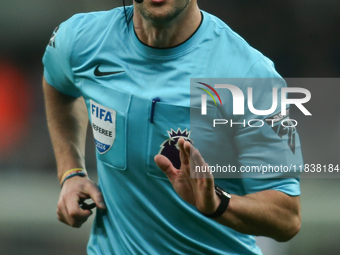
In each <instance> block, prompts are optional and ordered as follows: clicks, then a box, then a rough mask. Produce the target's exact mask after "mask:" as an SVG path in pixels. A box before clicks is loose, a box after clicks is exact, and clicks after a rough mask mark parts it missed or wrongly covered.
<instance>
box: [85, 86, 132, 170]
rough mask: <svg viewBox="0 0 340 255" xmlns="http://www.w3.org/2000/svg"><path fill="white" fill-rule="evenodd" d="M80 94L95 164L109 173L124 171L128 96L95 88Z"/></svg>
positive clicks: (109, 89) (112, 90)
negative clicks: (88, 121)
mask: <svg viewBox="0 0 340 255" xmlns="http://www.w3.org/2000/svg"><path fill="white" fill-rule="evenodd" d="M93 89H95V90H96V92H95V93H93V91H92V90H93ZM83 91H84V98H85V100H86V104H87V107H88V112H89V119H90V122H91V126H92V131H93V136H94V140H95V144H96V152H97V158H98V160H100V161H102V162H103V163H104V164H106V165H109V166H111V167H112V168H113V169H117V170H126V165H127V152H126V149H127V146H126V143H127V116H128V111H129V107H130V102H131V95H129V94H126V93H124V92H121V91H118V90H114V89H111V88H107V87H104V86H101V85H98V84H97V85H96V86H95V88H94V86H91V85H87V86H86V85H84V86H83ZM87 92H88V93H87ZM91 92H92V93H91ZM86 95H91V98H88V97H87V96H86Z"/></svg>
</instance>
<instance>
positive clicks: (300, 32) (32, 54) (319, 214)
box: [0, 0, 340, 255]
mask: <svg viewBox="0 0 340 255" xmlns="http://www.w3.org/2000/svg"><path fill="white" fill-rule="evenodd" d="M127 3H128V4H131V1H130V2H129V1H127ZM198 3H199V6H200V8H201V9H203V10H205V11H208V12H210V13H212V14H214V15H216V16H218V17H220V18H221V19H222V20H224V21H225V22H226V23H227V24H228V25H229V26H230V27H231V28H232V29H233V30H234V31H236V32H237V33H239V34H240V35H241V36H242V37H243V38H244V39H245V40H246V41H247V42H248V43H249V44H250V45H252V46H253V47H254V48H256V49H258V50H259V51H261V52H262V53H263V54H264V55H266V56H268V57H269V58H270V59H272V60H273V61H274V63H275V65H276V69H277V70H278V72H279V73H280V74H281V75H282V76H284V77H285V78H290V77H296V78H331V77H332V78H336V77H338V76H339V73H340V37H339V30H340V15H339V12H340V2H339V1H335V0H334V1H332V0H324V1H317V0H308V1H307V0H296V1H292V0H286V1H269V0H258V1H254V0H231V1H218V0H199V1H198ZM120 5H121V1H114V0H112V1H109V0H101V1H93V0H73V1H66V0H58V1H57V0H49V1H43V0H31V1H24V0H13V1H5V0H0V254H65V255H67V254H85V246H86V242H87V239H88V234H89V229H90V225H91V224H90V223H86V224H85V225H84V226H83V227H82V228H81V229H80V230H75V229H71V228H69V227H66V226H64V225H62V224H59V223H58V222H57V219H56V214H55V209H56V204H57V199H58V195H59V184H58V180H57V177H56V168H55V161H54V157H53V152H52V147H51V143H50V140H49V135H48V132H47V126H46V121H45V113H44V107H43V95H42V90H41V77H42V70H43V67H42V64H41V58H42V56H43V53H44V50H45V47H46V45H47V43H48V40H49V38H50V35H51V34H52V31H53V30H54V28H55V27H56V26H57V25H58V24H59V23H61V22H62V21H64V20H66V19H68V18H69V17H70V16H72V15H73V14H75V13H79V12H88V11H97V10H108V9H111V8H114V7H116V6H120ZM335 84H336V82H335ZM306 88H307V89H308V87H306ZM311 89H312V100H311V102H310V103H309V105H310V106H309V107H310V108H308V109H310V111H311V112H312V113H313V114H314V113H315V116H313V117H310V118H309V119H308V118H301V123H300V122H299V123H300V124H299V126H298V131H299V133H300V136H301V141H302V147H303V153H304V159H305V162H306V163H322V164H325V163H340V162H339V161H337V160H338V157H337V156H338V153H339V143H340V135H339V132H338V131H339V127H340V120H339V112H338V109H339V106H340V105H339V102H338V99H337V98H338V95H339V92H340V87H339V86H336V85H334V86H323V84H322V81H321V82H320V86H316V85H315V84H314V86H313V87H312V88H311ZM88 145H89V146H87V168H88V170H89V172H90V175H91V177H92V178H93V179H96V177H95V176H96V173H95V157H94V149H93V146H92V145H93V142H92V139H88ZM338 176H340V174H339V175H338ZM339 187H340V185H339V179H337V178H333V179H330V178H329V179H302V181H301V190H302V195H301V200H302V229H301V231H300V233H299V234H298V236H296V237H295V238H294V239H293V240H292V241H290V242H288V243H285V244H280V243H276V242H275V241H271V240H269V239H266V238H260V244H261V246H262V247H263V251H264V253H265V254H309V255H310V254H312V255H313V254H337V253H338V250H339V249H340V244H339V242H338V240H339V236H338V235H339V234H338V233H339V231H340V221H339V220H340V219H339V218H340V217H339V211H340V203H339V198H338V195H339V194H340V192H339V191H340V188H339Z"/></svg>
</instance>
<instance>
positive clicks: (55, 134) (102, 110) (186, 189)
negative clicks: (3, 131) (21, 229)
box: [43, 0, 302, 255]
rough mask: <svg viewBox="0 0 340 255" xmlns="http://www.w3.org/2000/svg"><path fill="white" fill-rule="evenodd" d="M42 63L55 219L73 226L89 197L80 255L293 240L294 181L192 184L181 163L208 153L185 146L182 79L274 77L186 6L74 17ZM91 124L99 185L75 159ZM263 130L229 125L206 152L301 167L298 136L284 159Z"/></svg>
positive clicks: (186, 84) (253, 250) (147, 1)
mask: <svg viewBox="0 0 340 255" xmlns="http://www.w3.org/2000/svg"><path fill="white" fill-rule="evenodd" d="M43 63H44V79H43V90H44V96H45V102H46V113H47V122H48V127H49V131H50V135H51V139H52V143H53V148H54V152H55V157H56V160H57V167H58V177H59V179H60V182H61V185H62V189H61V193H60V198H59V202H58V209H57V214H58V219H59V220H60V221H61V222H63V223H65V224H67V225H70V226H72V227H80V226H81V225H82V224H83V223H84V222H85V221H86V220H87V218H88V217H89V216H90V215H91V214H92V211H91V210H90V209H89V208H85V207H81V206H80V205H79V204H80V203H82V202H83V201H84V200H85V199H87V198H92V199H93V200H94V202H95V204H96V206H97V213H96V217H95V220H94V223H93V228H92V231H91V235H90V239H89V242H88V247H87V253H88V254H91V255H92V254H118V255H120V254H123V255H125V254H152V255H153V254H162V255H166V254H209V255H211V254H262V253H261V251H260V249H259V248H258V247H257V246H256V244H255V238H254V236H267V237H271V238H274V239H275V240H277V241H287V240H289V239H291V238H292V237H293V236H294V235H296V234H297V233H298V231H299V228H300V198H299V195H300V185H299V179H298V178H276V179H270V178H266V179H250V178H243V179H235V178H230V179H228V178H225V179H215V180H214V179H213V178H212V176H208V177H207V178H198V179H193V178H190V164H191V167H192V166H193V164H195V165H206V163H205V161H204V159H203V157H202V156H201V154H202V155H204V153H203V152H204V151H207V150H210V151H214V148H213V147H212V148H203V147H202V148H201V147H198V148H197V149H196V148H194V147H193V146H192V143H193V142H195V141H192V137H190V135H191V133H190V130H191V127H190V115H189V112H190V111H189V110H190V78H200V77H201V78H207V77H208V78H244V79H247V78H274V79H280V78H281V77H280V75H279V74H278V73H277V72H276V71H275V69H274V66H273V63H272V62H271V61H270V60H269V59H268V58H266V57H265V56H263V55H262V54H261V53H260V52H258V51H257V50H255V49H253V48H252V47H250V46H249V45H248V44H247V43H246V42H245V41H244V40H243V39H242V38H241V37H240V36H239V35H237V34H236V33H235V32H233V31H232V30H231V29H230V28H229V27H228V26H227V25H226V24H225V23H223V22H222V21H221V20H220V19H218V18H217V17H215V16H213V15H211V14H209V13H207V12H204V11H202V10H200V9H199V8H198V5H197V1H196V0H144V1H143V0H138V1H135V2H134V5H133V6H127V7H125V6H124V7H120V8H116V9H113V10H110V11H102V12H93V13H86V14H77V15H74V16H73V17H71V18H70V19H69V20H67V21H65V22H64V23H62V24H61V25H60V26H59V27H57V28H56V29H55V31H54V32H53V35H52V37H51V39H50V42H49V45H48V46H47V48H46V52H45V55H44V58H43ZM271 86H274V84H273V85H270V86H269V91H271ZM281 86H284V85H281ZM267 89H268V88H267ZM225 96H226V95H221V97H225ZM254 102H255V103H258V104H260V105H268V102H269V104H270V103H271V97H268V96H266V94H265V93H264V94H263V95H262V96H258V97H257V98H254ZM223 107H225V109H231V108H230V107H232V102H231V101H229V102H224V104H223ZM277 113H278V112H276V113H275V114H277ZM229 117H230V116H229ZM89 121H90V124H91V128H92V131H93V136H94V140H95V144H96V154H97V170H98V176H99V184H98V186H97V185H96V184H95V183H93V182H92V181H91V180H90V178H89V177H88V176H87V172H86V167H85V161H84V151H85V134H86V129H87V126H88V122H89ZM266 125H267V124H266ZM265 128H267V129H268V131H267V132H262V131H261V130H262V129H254V128H253V129H250V128H242V127H238V128H237V129H236V130H234V131H235V132H226V133H225V134H224V135H223V136H221V137H219V138H215V139H216V141H212V143H211V144H219V148H221V146H222V148H223V151H224V152H225V160H226V162H229V163H230V164H232V165H238V166H242V165H249V164H251V163H252V162H253V161H254V160H256V162H257V163H261V164H262V163H263V164H270V163H272V162H275V163H276V164H277V165H280V164H287V163H288V162H289V163H296V164H302V156H301V150H300V142H299V138H298V136H297V134H296V136H295V139H294V151H293V150H292V148H291V146H289V143H288V140H289V137H288V135H287V134H281V135H277V134H276V133H275V132H273V129H272V127H271V126H269V125H267V126H266V127H265ZM222 141H223V143H222ZM194 144H195V143H194ZM195 146H196V144H195ZM200 152H201V153H200ZM190 154H191V155H192V158H190ZM156 155H157V156H156Z"/></svg>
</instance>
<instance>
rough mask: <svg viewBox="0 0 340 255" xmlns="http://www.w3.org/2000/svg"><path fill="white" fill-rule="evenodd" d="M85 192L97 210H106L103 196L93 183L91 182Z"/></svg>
mask: <svg viewBox="0 0 340 255" xmlns="http://www.w3.org/2000/svg"><path fill="white" fill-rule="evenodd" d="M85 191H86V192H87V193H88V194H89V196H90V197H91V198H92V199H93V201H94V202H95V203H96V206H97V208H99V209H106V205H105V203H104V198H103V195H102V193H101V192H100V190H99V188H98V186H97V185H96V184H95V183H93V182H91V183H90V185H88V186H87V188H86V190H85Z"/></svg>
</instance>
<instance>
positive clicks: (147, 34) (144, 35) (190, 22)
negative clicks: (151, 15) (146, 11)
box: [133, 1, 202, 48]
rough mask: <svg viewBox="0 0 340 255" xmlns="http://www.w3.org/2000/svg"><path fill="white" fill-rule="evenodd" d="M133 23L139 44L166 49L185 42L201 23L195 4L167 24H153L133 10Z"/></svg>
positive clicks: (192, 3) (191, 4)
mask: <svg viewBox="0 0 340 255" xmlns="http://www.w3.org/2000/svg"><path fill="white" fill-rule="evenodd" d="M134 10H135V12H134V16H133V23H134V29H135V32H136V34H137V36H138V38H139V40H140V41H141V42H143V43H144V44H146V45H149V46H151V47H156V48H168V47H174V46H177V45H179V44H181V43H183V42H185V41H186V40H187V39H188V38H190V36H192V34H193V33H195V31H196V30H197V28H198V27H199V25H200V23H201V19H202V16H201V12H200V10H199V8H198V6H197V3H196V2H194V1H191V3H190V4H189V5H188V6H187V7H186V8H185V10H183V11H182V12H181V13H180V14H179V15H178V16H177V17H176V18H174V19H173V20H172V21H170V22H169V23H167V24H155V23H153V22H152V21H151V20H146V19H144V18H143V17H142V15H141V14H140V12H139V11H138V9H137V8H134Z"/></svg>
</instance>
